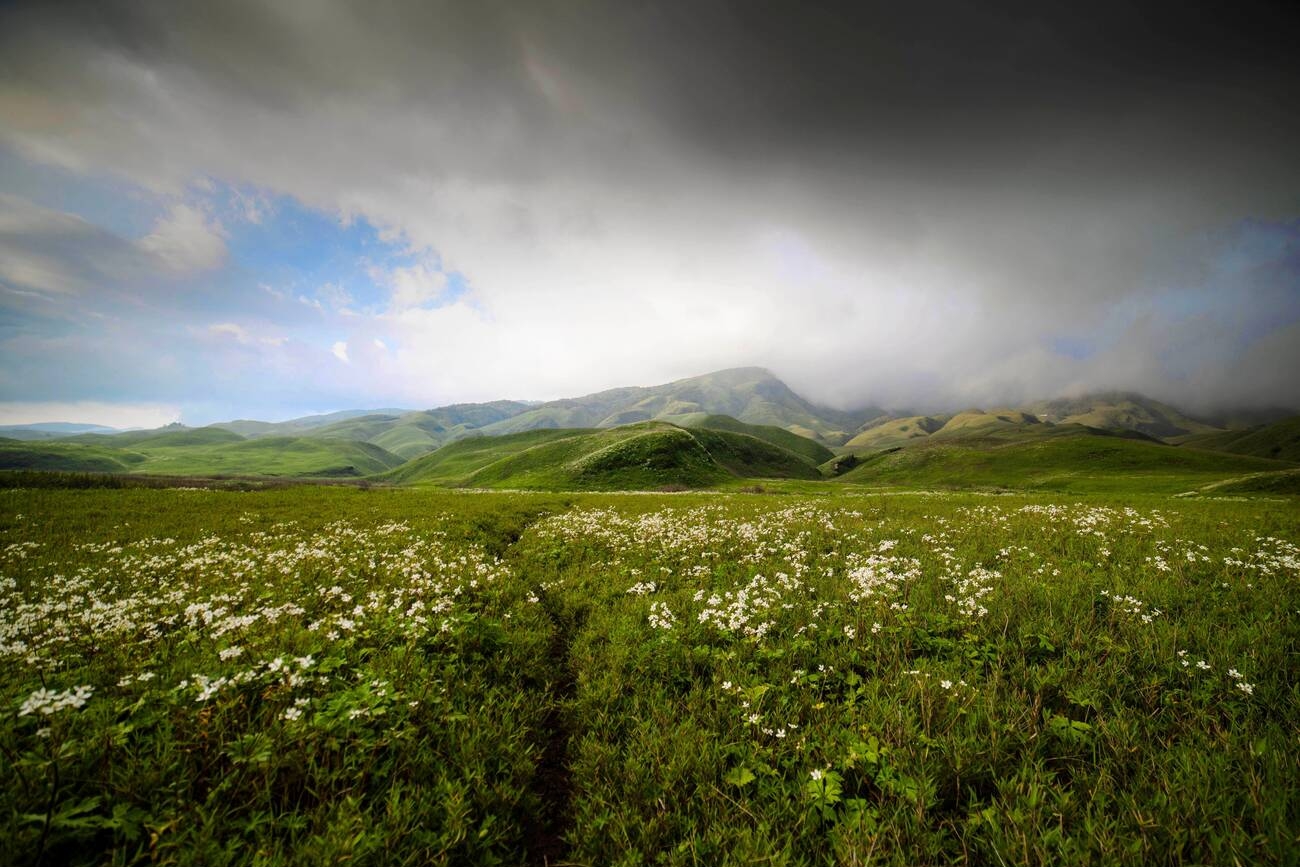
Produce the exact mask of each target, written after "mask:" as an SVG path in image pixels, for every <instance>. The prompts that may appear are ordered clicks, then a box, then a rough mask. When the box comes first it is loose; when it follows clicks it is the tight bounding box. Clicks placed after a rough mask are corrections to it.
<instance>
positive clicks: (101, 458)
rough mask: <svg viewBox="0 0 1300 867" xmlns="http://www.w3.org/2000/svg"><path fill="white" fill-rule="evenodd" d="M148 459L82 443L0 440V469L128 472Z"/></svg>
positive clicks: (121, 450) (127, 452) (122, 450)
mask: <svg viewBox="0 0 1300 867" xmlns="http://www.w3.org/2000/svg"><path fill="white" fill-rule="evenodd" d="M143 460H145V457H144V455H141V454H138V453H135V452H129V451H126V450H124V449H114V448H103V447H100V446H92V445H86V444H83V443H66V442H39V441H23V442H19V441H18V440H0V469H6V470H61V471H66V472H73V473H125V472H130V471H131V469H132V467H133V466H135V465H137V464H139V463H140V462H141V461H143Z"/></svg>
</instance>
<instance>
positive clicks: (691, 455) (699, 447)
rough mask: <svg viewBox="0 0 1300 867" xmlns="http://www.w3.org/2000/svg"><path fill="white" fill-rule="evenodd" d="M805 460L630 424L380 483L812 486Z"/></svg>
mask: <svg viewBox="0 0 1300 867" xmlns="http://www.w3.org/2000/svg"><path fill="white" fill-rule="evenodd" d="M820 477H821V474H820V473H819V472H818V471H817V469H816V468H815V467H814V466H812V465H811V464H810V463H809V461H808V460H807V459H805V458H803V457H801V456H799V455H796V454H794V453H793V452H790V451H787V450H786V449H783V448H781V447H780V446H777V445H774V444H773V443H770V442H767V441H766V440H762V439H758V438H756V437H753V436H750V435H748V434H744V433H737V432H734V431H725V430H712V429H708V428H695V429H688V428H682V427H678V426H676V425H672V424H668V423H666V422H659V421H649V422H637V423H633V424H629V425H621V426H617V427H613V428H604V429H591V428H587V429H564V428H554V429H549V428H541V429H537V430H531V431H522V432H519V433H514V434H504V435H502V436H496V437H472V438H469V439H462V440H459V441H457V442H454V443H450V444H448V445H446V446H443V447H442V448H441V449H438V450H437V451H435V452H433V453H431V454H427V455H424V456H423V457H420V458H416V459H415V460H413V461H410V462H408V463H406V464H404V465H403V466H401V467H399V468H397V469H396V470H394V471H392V472H389V473H387V474H385V475H384V476H381V478H383V479H386V480H389V481H393V482H399V483H404V484H436V485H445V486H455V487H488V488H522V489H541V490H651V489H656V488H664V487H682V488H699V487H709V486H714V485H718V484H721V483H725V482H728V481H733V480H736V479H753V478H793V479H808V480H814V479H819V478H820Z"/></svg>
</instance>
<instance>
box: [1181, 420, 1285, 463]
mask: <svg viewBox="0 0 1300 867" xmlns="http://www.w3.org/2000/svg"><path fill="white" fill-rule="evenodd" d="M1183 445H1184V446H1187V447H1189V448H1198V449H1210V450H1212V451H1219V452H1230V453H1232V454H1236V455H1253V456H1255V457H1258V458H1272V459H1274V460H1279V461H1291V462H1292V463H1300V416H1292V417H1291V418H1287V419H1283V420H1282V421H1278V422H1274V423H1273V424H1267V425H1263V426H1261V427H1255V428H1251V429H1250V430H1242V431H1218V432H1214V433H1206V434H1199V435H1197V436H1192V437H1188V438H1187V439H1185V440H1184V441H1183Z"/></svg>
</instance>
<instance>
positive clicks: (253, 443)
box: [0, 428, 402, 477]
mask: <svg viewBox="0 0 1300 867" xmlns="http://www.w3.org/2000/svg"><path fill="white" fill-rule="evenodd" d="M123 440H125V442H123ZM401 462H402V460H401V458H399V457H397V456H396V455H393V454H391V453H389V452H386V451H384V450H383V449H382V448H380V447H379V446H376V445H372V444H370V443H360V442H350V441H329V440H315V439H309V438H305V437H265V438H262V439H255V440H246V439H244V438H243V437H240V436H239V435H238V434H235V433H232V432H230V431H224V430H220V429H214V428H199V429H195V430H188V429H187V430H178V431H168V432H165V433H161V434H159V433H155V432H149V433H148V434H147V435H146V434H145V433H140V434H136V435H129V434H121V435H117V436H112V437H100V438H99V439H98V441H97V442H96V443H93V444H92V443H85V442H67V441H61V442H40V443H35V442H33V443H13V444H9V443H6V444H4V445H3V446H0V469H40V470H62V471H66V472H101V473H149V474H156V475H169V476H212V475H239V476H282V477H358V476H368V475H373V474H375V473H380V472H383V471H385V470H388V469H391V468H392V467H395V466H397V465H399V464H400V463H401Z"/></svg>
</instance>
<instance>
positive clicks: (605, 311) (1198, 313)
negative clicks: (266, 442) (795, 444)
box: [0, 0, 1300, 426]
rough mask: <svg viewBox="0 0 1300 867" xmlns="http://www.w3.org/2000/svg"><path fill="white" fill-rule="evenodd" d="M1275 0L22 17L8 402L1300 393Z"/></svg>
mask: <svg viewBox="0 0 1300 867" xmlns="http://www.w3.org/2000/svg"><path fill="white" fill-rule="evenodd" d="M1288 12H1289V10H1288V5H1287V4H1281V3H1278V4H1263V3H1252V2H1236V3H1232V4H1217V5H1216V6H1210V5H1209V4H1195V3H1185V2H1180V3H1156V4H1151V3H1142V2H1122V3H1110V2H1098V3H1091V2H1090V3H1086V4H1082V3H1078V4H1042V3H1021V4H1004V3H987V2H970V3H954V2H942V3H936V2H924V0H921V2H913V3H875V2H857V3H851V4H847V3H846V4H839V3H832V2H828V3H817V4H809V3H769V2H762V0H754V2H736V3H721V2H714V0H693V2H689V3H686V2H642V0H626V2H609V3H586V2H550V0H529V2H526V3H523V2H515V3H501V2H494V0H474V2H464V3H441V2H411V3H396V2H366V3H359V2H352V3H345V2H333V0H302V2H297V0H277V2H275V3H266V2H244V0H229V2H222V3H209V4H190V3H174V2H136V3H120V2H113V0H105V2H93V3H85V4H78V3H47V2H33V3H22V2H18V3H10V4H6V5H5V6H3V7H0V423H25V422H38V421H76V422H91V423H101V424H109V425H112V426H154V425H157V424H163V423H166V422H170V421H177V420H180V421H183V422H185V423H187V424H206V423H210V422H213V421H218V420H225V419H231V418H261V419H267V420H279V419H285V418H291V417H295V416H300V415H304V414H309V413H313V412H327V411H333V410H339V409H350V408H372V407H409V408H427V407H432V406H439V405H444V404H448V403H454V402H462V401H486V400H495V399H502V398H512V399H532V400H545V399H553V398H558V397H567V396H575V395H580V394H585V393H589V392H592V391H596V390H599V389H603V388H610V387H617V386H624V385H651V384H656V383H660V382H666V381H669V380H673V379H677V378H681V377H686V376H692V375H696V374H701V373H706V372H709V371H711V370H717V369H722V368H726V367H735V366H748V365H759V366H764V367H767V368H769V369H770V370H772V371H773V372H774V373H775V374H776V375H778V376H780V377H781V378H782V379H784V380H785V381H786V382H787V383H788V384H789V385H790V386H791V387H792V388H794V389H795V390H796V391H797V392H799V393H800V394H802V395H804V396H805V397H808V398H810V399H812V400H814V401H817V402H820V403H824V404H826V405H829V406H834V407H837V408H854V407H858V406H866V405H869V404H870V405H883V406H887V407H899V408H902V407H907V408H912V409H916V410H926V411H931V410H941V409H956V408H961V407H965V406H974V405H978V406H986V407H987V406H995V405H1005V404H1014V403H1016V402H1022V401H1026V400H1031V399H1036V398H1044V397H1055V396H1059V395H1075V394H1080V393H1083V392H1087V391H1090V390H1102V389H1107V390H1109V389H1126V390H1136V391H1141V392H1143V393H1146V394H1148V395H1150V396H1153V397H1156V398H1158V399H1163V400H1167V401H1171V402H1173V403H1175V404H1177V405H1179V406H1181V407H1184V408H1186V409H1188V410H1191V411H1198V412H1210V411H1215V410H1223V409H1240V408H1252V407H1272V406H1287V407H1300V373H1298V371H1300V157H1298V156H1297V155H1298V154H1300V112H1297V111H1296V106H1297V105H1300V52H1296V51H1295V49H1294V46H1295V45H1296V44H1297V43H1298V40H1297V37H1300V27H1297V22H1296V20H1295V18H1293V17H1290V16H1289V15H1288Z"/></svg>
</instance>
